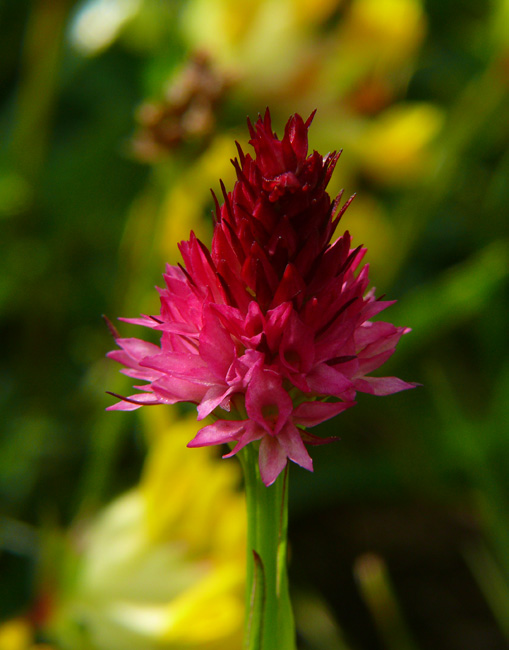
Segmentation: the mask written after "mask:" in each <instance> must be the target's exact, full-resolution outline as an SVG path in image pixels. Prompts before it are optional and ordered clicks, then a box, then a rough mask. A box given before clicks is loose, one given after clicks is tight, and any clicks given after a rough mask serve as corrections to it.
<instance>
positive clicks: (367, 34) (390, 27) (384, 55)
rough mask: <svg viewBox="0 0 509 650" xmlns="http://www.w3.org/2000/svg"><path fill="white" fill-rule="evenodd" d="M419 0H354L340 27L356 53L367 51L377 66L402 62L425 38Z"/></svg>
mask: <svg viewBox="0 0 509 650" xmlns="http://www.w3.org/2000/svg"><path fill="white" fill-rule="evenodd" d="M425 28H426V22H425V18H424V12H423V8H422V4H421V2H420V0H354V2H353V3H352V5H351V7H350V11H349V12H348V14H347V17H346V19H345V21H344V22H343V23H342V26H341V33H342V36H343V38H345V39H346V40H348V41H349V42H350V43H351V47H352V49H354V50H355V52H356V54H357V56H360V57H363V56H366V54H367V53H369V55H370V56H371V57H372V56H373V55H374V56H375V57H376V61H377V63H378V65H381V64H386V63H393V62H398V63H399V62H401V61H403V60H404V59H405V58H406V57H408V56H409V55H410V54H411V53H412V52H413V51H414V50H415V49H416V47H417V46H418V45H420V43H421V41H422V38H423V37H424V33H425Z"/></svg>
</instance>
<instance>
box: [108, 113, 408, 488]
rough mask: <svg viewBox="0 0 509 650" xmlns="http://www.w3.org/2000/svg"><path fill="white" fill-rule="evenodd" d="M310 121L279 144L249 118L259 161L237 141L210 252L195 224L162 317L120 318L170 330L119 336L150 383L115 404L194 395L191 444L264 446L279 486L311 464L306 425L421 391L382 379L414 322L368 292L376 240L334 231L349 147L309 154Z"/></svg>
mask: <svg viewBox="0 0 509 650" xmlns="http://www.w3.org/2000/svg"><path fill="white" fill-rule="evenodd" d="M312 119H313V115H311V116H310V117H309V119H308V120H307V121H305V122H304V120H303V119H302V118H301V117H300V116H299V115H294V116H292V117H291V118H290V120H289V121H288V123H287V125H286V128H285V133H284V136H283V138H282V140H279V139H278V137H277V136H276V134H275V133H273V131H272V126H271V120H270V114H269V111H268V110H267V112H266V113H265V116H264V118H263V119H262V118H261V117H260V118H259V119H258V121H257V122H256V124H255V125H254V127H253V126H252V124H251V123H250V122H248V125H249V130H250V134H251V140H250V144H251V145H252V146H253V148H254V152H255V156H254V158H253V157H252V156H251V155H250V154H245V153H244V152H243V151H242V149H241V147H240V146H238V151H239V158H238V160H237V159H236V160H234V161H233V164H234V166H235V169H236V172H237V182H236V183H235V186H234V189H233V191H232V192H229V193H227V192H226V190H225V188H224V186H223V185H221V187H222V191H223V198H224V202H223V203H222V205H219V202H218V201H217V200H216V215H215V216H216V222H215V227H214V234H213V239H212V246H211V249H210V251H209V250H208V249H207V248H206V247H205V245H204V244H203V243H202V242H201V241H199V240H198V239H197V238H196V237H195V236H194V234H193V233H191V237H190V239H189V241H185V242H181V243H180V245H179V248H180V252H181V254H182V258H183V261H184V265H179V266H167V268H166V273H165V274H164V280H165V284H166V286H165V288H164V289H160V290H159V293H160V300H161V311H160V314H159V315H158V316H141V317H140V318H128V319H122V320H125V321H126V322H128V323H132V324H135V325H143V326H145V327H149V328H151V329H153V330H156V331H159V332H161V342H160V345H155V344H153V343H148V342H146V341H143V340H141V339H137V338H119V337H117V338H116V342H117V345H118V346H119V348H120V349H119V350H115V351H113V352H110V353H109V355H108V356H109V357H110V358H112V359H114V360H115V361H118V362H120V363H121V364H123V365H124V366H125V369H124V370H123V372H124V373H125V374H126V375H128V376H130V377H134V378H136V379H140V380H142V381H144V382H146V383H145V384H144V385H141V386H136V389H137V390H139V391H141V392H139V393H137V394H135V395H132V396H130V397H123V398H121V401H120V402H118V403H117V404H115V405H113V406H111V407H109V408H110V409H119V410H132V409H136V408H139V407H140V406H143V405H154V404H174V403H176V402H192V403H195V404H196V405H197V409H198V419H199V420H202V419H204V418H206V417H207V416H211V417H212V418H213V420H214V421H213V422H212V423H211V424H207V425H206V426H204V427H203V428H202V429H201V430H200V431H199V432H198V434H197V435H196V436H195V437H194V438H193V439H192V440H191V441H190V442H189V445H188V446H190V447H200V446H206V445H214V444H221V443H228V444H229V445H230V446H231V448H232V449H231V451H230V453H228V454H226V456H227V457H228V456H232V455H234V454H236V453H237V452H238V451H239V450H240V449H242V448H243V447H244V446H245V445H247V444H251V443H255V444H259V465H260V474H261V477H262V480H263V482H264V483H265V484H266V485H270V484H272V483H273V482H274V481H275V479H276V478H277V476H278V475H279V474H280V472H281V471H282V470H283V469H284V467H285V466H286V463H287V460H288V459H290V460H292V461H293V462H295V463H297V464H298V465H301V466H302V467H304V468H306V469H308V470H312V469H313V464H312V460H311V457H310V456H309V453H308V451H307V448H306V444H309V445H316V444H323V443H325V442H330V441H331V440H332V438H321V437H318V436H316V435H313V434H311V433H309V432H308V431H307V427H313V426H315V425H317V424H319V423H321V422H323V421H325V420H327V419H329V418H331V417H333V416H335V415H337V414H338V413H341V412H342V411H344V410H346V409H347V408H349V407H351V406H353V405H354V404H355V401H354V399H355V394H356V392H357V391H360V392H364V393H371V394H374V395H388V394H390V393H395V392H398V391H400V390H405V389H408V388H412V387H414V386H415V384H411V383H407V382H404V381H402V380H401V379H398V378H396V377H372V376H371V374H370V373H371V372H372V371H374V370H376V369H377V368H379V367H380V366H381V365H382V364H383V363H384V362H385V361H386V360H387V359H388V358H389V357H390V356H391V355H392V353H393V352H394V350H395V347H396V344H397V343H398V341H399V339H400V337H401V336H402V335H403V334H405V333H406V332H408V331H409V330H408V328H404V327H395V326H394V325H392V324H390V323H385V322H380V321H375V322H372V320H371V319H372V318H373V317H374V316H376V315H377V314H378V313H379V312H381V311H382V310H383V309H385V308H386V307H388V306H389V305H391V304H393V301H383V300H379V299H377V298H376V297H375V294H374V290H373V289H371V290H368V284H369V278H368V266H362V267H361V261H362V259H363V257H364V254H365V252H366V251H365V249H363V248H361V247H360V246H359V247H357V248H355V249H352V248H351V239H350V235H349V233H348V232H345V233H344V234H343V235H342V236H341V237H339V238H338V239H337V240H336V241H335V242H334V243H331V238H332V236H333V234H334V232H335V230H336V227H337V225H338V222H339V220H340V218H341V216H342V215H343V213H344V212H345V210H346V208H347V207H348V205H349V204H350V202H351V200H352V198H353V197H352V198H350V199H349V200H348V201H346V202H345V203H344V204H343V206H342V207H340V201H341V194H340V195H339V196H338V197H337V198H336V200H335V201H333V202H331V199H330V197H329V195H328V193H327V191H326V187H327V184H328V182H329V180H330V177H331V174H332V172H333V170H334V167H335V165H336V163H337V161H338V158H339V155H340V154H339V153H336V152H333V153H330V154H328V155H327V156H325V158H324V157H322V156H321V155H320V154H319V153H317V152H316V151H314V152H313V153H312V154H310V155H308V128H309V126H310V123H311V121H312Z"/></svg>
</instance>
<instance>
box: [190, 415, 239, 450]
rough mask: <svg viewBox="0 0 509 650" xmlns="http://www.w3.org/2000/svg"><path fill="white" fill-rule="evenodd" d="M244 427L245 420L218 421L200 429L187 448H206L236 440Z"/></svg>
mask: <svg viewBox="0 0 509 650" xmlns="http://www.w3.org/2000/svg"><path fill="white" fill-rule="evenodd" d="M245 426H246V421H245V420H218V421H217V422H214V423H213V424H209V425H208V426H206V427H203V429H200V430H199V431H198V433H197V434H196V435H195V437H194V438H193V439H192V440H190V441H189V442H188V443H187V446H188V447H208V446H210V445H220V444H223V443H227V442H231V441H232V440H238V439H239V437H240V436H241V434H242V432H243V431H244V429H245Z"/></svg>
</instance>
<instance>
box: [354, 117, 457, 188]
mask: <svg viewBox="0 0 509 650" xmlns="http://www.w3.org/2000/svg"><path fill="white" fill-rule="evenodd" d="M443 121H444V115H443V112H442V111H441V110H440V109H439V108H437V107H436V106H433V105H431V104H399V105H397V106H392V107H390V108H388V109H387V110H385V111H384V112H383V113H381V114H380V115H378V116H377V117H376V118H375V119H373V120H372V121H370V122H367V123H366V126H365V128H364V129H363V130H361V132H360V133H359V134H358V136H357V138H356V139H355V140H354V141H352V143H351V144H352V145H353V147H354V148H355V152H356V154H357V157H358V159H359V162H360V165H361V167H362V168H363V170H364V172H365V173H367V174H368V175H369V176H370V177H371V178H373V179H374V180H376V181H378V182H381V183H384V184H400V183H403V184H404V183H409V182H413V181H415V180H418V179H419V178H420V177H421V176H422V175H423V174H426V173H428V172H429V171H430V169H431V166H432V163H433V156H432V150H431V144H432V141H433V139H434V138H435V137H436V136H437V135H438V133H439V131H440V129H441V127H442V125H443Z"/></svg>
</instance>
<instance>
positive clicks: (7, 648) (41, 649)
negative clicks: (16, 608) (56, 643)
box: [0, 618, 52, 650]
mask: <svg viewBox="0 0 509 650" xmlns="http://www.w3.org/2000/svg"><path fill="white" fill-rule="evenodd" d="M0 650H52V648H51V646H49V645H47V644H45V643H34V636H33V631H32V626H31V625H30V623H29V622H28V621H27V620H25V619H22V618H16V619H13V620H11V621H7V622H6V623H2V625H0Z"/></svg>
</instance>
